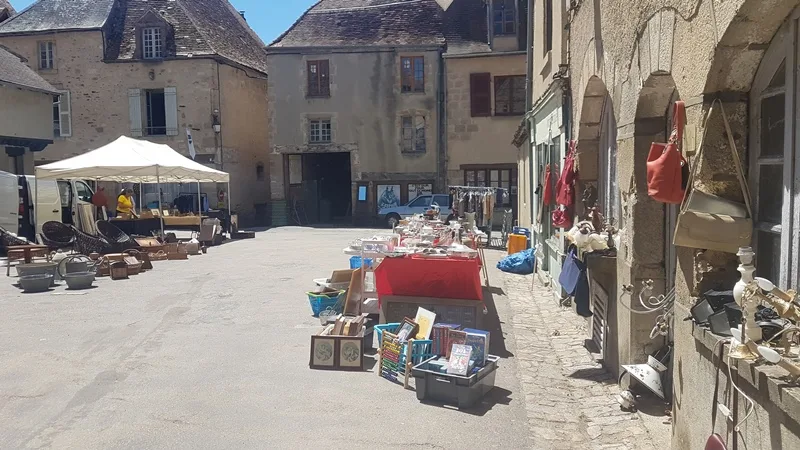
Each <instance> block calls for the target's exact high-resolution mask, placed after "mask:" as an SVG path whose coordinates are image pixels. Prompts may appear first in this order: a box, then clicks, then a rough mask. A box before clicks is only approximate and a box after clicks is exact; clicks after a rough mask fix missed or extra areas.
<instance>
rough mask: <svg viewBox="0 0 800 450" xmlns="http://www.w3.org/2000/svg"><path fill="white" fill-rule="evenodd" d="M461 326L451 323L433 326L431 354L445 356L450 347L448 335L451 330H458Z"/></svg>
mask: <svg viewBox="0 0 800 450" xmlns="http://www.w3.org/2000/svg"><path fill="white" fill-rule="evenodd" d="M459 328H461V325H456V324H451V323H437V324H435V325H434V326H433V330H432V331H431V341H432V344H431V346H432V348H431V353H433V354H434V355H439V356H445V355H447V353H448V349H449V348H450V346H449V345H448V342H449V339H448V334H449V332H450V330H458V329H459Z"/></svg>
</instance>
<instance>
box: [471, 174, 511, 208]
mask: <svg viewBox="0 0 800 450" xmlns="http://www.w3.org/2000/svg"><path fill="white" fill-rule="evenodd" d="M464 185H466V186H477V187H496V188H504V189H507V190H508V193H509V195H508V197H506V199H505V200H503V196H502V195H501V194H499V193H498V194H497V204H498V205H501V206H513V205H512V198H511V194H513V193H515V192H516V189H514V188H515V187H516V186H517V173H516V170H514V169H500V168H498V169H495V168H486V169H468V170H465V171H464Z"/></svg>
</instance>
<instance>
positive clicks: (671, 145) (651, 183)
mask: <svg viewBox="0 0 800 450" xmlns="http://www.w3.org/2000/svg"><path fill="white" fill-rule="evenodd" d="M672 111H673V117H672V133H671V134H670V136H669V142H667V143H666V144H663V143H657V142H653V144H652V145H651V146H650V154H649V155H648V156H647V193H648V194H649V195H650V197H653V200H656V201H659V202H662V203H670V204H676V205H677V204H680V203H681V202H682V201H683V197H684V194H686V183H687V181H688V178H689V164H688V162H687V161H686V158H684V157H683V154H682V153H681V144H682V142H683V127H684V121H685V119H686V104H685V103H684V102H682V101H677V102H675V105H674V107H673V110H672Z"/></svg>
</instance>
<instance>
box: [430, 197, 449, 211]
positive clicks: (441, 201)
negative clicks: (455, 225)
mask: <svg viewBox="0 0 800 450" xmlns="http://www.w3.org/2000/svg"><path fill="white" fill-rule="evenodd" d="M433 202H434V203H436V204H437V205H439V206H441V207H443V208H444V207H449V206H450V196H449V195H434V196H433Z"/></svg>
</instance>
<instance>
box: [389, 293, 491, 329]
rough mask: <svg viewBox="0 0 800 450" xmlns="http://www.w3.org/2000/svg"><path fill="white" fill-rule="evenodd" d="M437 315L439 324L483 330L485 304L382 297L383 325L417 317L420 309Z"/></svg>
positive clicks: (474, 301) (459, 300)
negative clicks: (451, 324)
mask: <svg viewBox="0 0 800 450" xmlns="http://www.w3.org/2000/svg"><path fill="white" fill-rule="evenodd" d="M420 307H422V308H425V309H427V310H428V311H433V312H434V313H436V322H437V323H455V324H459V325H461V326H462V327H464V328H476V329H479V330H481V329H483V328H482V326H483V308H484V304H483V302H481V301H478V300H463V299H453V298H432V297H406V296H402V295H385V296H383V297H381V320H380V322H381V323H400V322H402V321H403V318H405V317H415V316H416V314H417V309H418V308H420Z"/></svg>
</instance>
